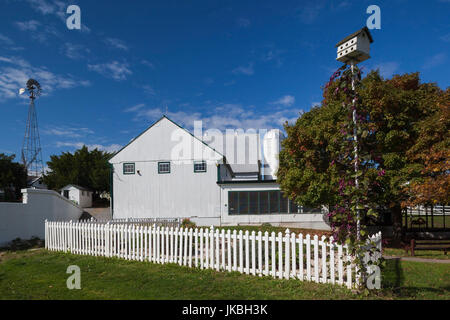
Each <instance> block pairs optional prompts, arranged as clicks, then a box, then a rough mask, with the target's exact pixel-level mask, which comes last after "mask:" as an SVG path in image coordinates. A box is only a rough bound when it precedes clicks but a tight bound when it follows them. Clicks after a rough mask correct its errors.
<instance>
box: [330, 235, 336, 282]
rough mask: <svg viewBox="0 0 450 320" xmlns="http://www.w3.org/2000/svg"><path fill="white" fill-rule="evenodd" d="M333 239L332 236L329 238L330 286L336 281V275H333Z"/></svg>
mask: <svg viewBox="0 0 450 320" xmlns="http://www.w3.org/2000/svg"><path fill="white" fill-rule="evenodd" d="M334 249H335V245H334V238H333V236H331V237H330V282H331V283H332V284H334V283H335V279H336V273H335V265H334Z"/></svg>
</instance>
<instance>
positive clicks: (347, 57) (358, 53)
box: [336, 27, 373, 64]
mask: <svg viewBox="0 0 450 320" xmlns="http://www.w3.org/2000/svg"><path fill="white" fill-rule="evenodd" d="M372 42H373V39H372V36H371V35H370V32H369V29H368V28H367V27H364V28H362V29H360V30H358V31H356V32H355V33H352V34H351V35H349V36H348V37H345V38H344V39H342V40H341V41H339V42H338V43H337V44H336V48H337V57H336V60H338V61H340V62H343V63H349V62H350V61H353V63H355V64H356V63H359V62H362V61H364V60H367V59H369V58H370V55H369V53H370V44H371V43H372Z"/></svg>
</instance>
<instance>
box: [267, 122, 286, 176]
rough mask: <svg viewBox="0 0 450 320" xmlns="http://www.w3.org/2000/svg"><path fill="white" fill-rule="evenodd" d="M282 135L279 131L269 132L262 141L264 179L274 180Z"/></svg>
mask: <svg viewBox="0 0 450 320" xmlns="http://www.w3.org/2000/svg"><path fill="white" fill-rule="evenodd" d="M282 139H283V133H281V132H280V130H279V129H272V130H269V131H268V132H267V133H266V134H265V135H264V139H263V149H264V150H263V152H264V179H266V180H267V179H276V178H277V176H276V172H277V170H278V166H279V159H278V155H279V153H280V148H281V140H282Z"/></svg>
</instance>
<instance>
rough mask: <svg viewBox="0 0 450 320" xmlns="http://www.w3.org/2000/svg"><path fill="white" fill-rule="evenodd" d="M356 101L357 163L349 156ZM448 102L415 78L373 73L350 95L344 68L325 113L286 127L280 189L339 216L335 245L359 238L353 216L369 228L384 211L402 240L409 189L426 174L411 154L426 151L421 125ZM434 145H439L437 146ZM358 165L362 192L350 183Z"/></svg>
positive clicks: (319, 110) (328, 91)
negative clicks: (419, 144) (355, 237)
mask: <svg viewBox="0 0 450 320" xmlns="http://www.w3.org/2000/svg"><path fill="white" fill-rule="evenodd" d="M357 73H358V78H359V79H361V74H360V72H359V70H357ZM353 99H356V104H355V108H356V109H357V114H358V119H357V120H358V132H357V135H358V142H359V146H358V148H359V149H358V152H359V156H360V159H355V157H354V154H353V151H352V149H353V143H352V141H353V138H352V130H353V127H352V121H351V101H352V100H353ZM445 101H447V102H448V96H446V94H445V92H444V91H443V90H441V89H440V88H439V87H438V86H437V85H436V84H433V83H421V82H420V79H419V74H418V73H411V74H404V75H396V76H394V77H392V79H384V78H383V77H381V76H380V74H379V72H378V71H372V72H370V73H369V74H368V75H367V76H366V77H365V78H363V79H361V80H360V81H357V88H356V91H353V90H351V87H350V85H349V73H348V69H347V66H344V67H342V68H341V69H340V70H339V71H338V75H335V76H333V78H332V79H331V81H330V83H328V84H327V86H326V87H325V88H324V99H323V101H322V104H321V106H320V107H315V108H312V109H311V110H310V111H309V112H306V113H304V114H303V115H302V116H301V117H300V118H299V119H298V120H297V122H296V123H295V124H294V125H288V124H286V125H285V130H286V133H287V138H286V139H285V140H284V141H283V148H282V151H281V152H280V167H279V170H278V174H277V176H278V182H279V183H280V186H281V189H282V190H283V191H284V192H285V193H286V194H288V195H289V197H290V198H291V199H293V200H294V201H296V202H297V203H299V204H300V205H305V206H319V205H327V206H328V208H329V209H330V212H334V213H333V214H331V215H330V220H331V221H330V222H331V226H332V229H334V230H335V231H336V233H335V235H336V236H337V237H338V238H346V237H347V238H349V237H352V236H354V235H355V214H354V213H355V212H356V211H358V212H360V213H361V214H362V217H361V218H362V220H363V221H367V220H370V219H376V214H377V211H378V210H379V209H381V208H389V209H390V211H391V212H392V214H393V222H394V232H395V233H396V234H397V235H400V231H401V214H402V204H404V203H405V201H407V200H408V199H409V198H410V196H411V194H410V192H411V189H409V188H405V186H408V185H412V186H413V185H415V184H413V183H411V181H416V179H419V178H420V177H421V176H423V170H424V168H426V167H427V165H426V161H425V159H422V162H420V161H418V160H417V159H414V157H413V156H412V154H413V151H412V150H413V149H414V148H417V150H426V149H423V148H420V147H418V143H419V141H420V139H422V136H421V135H423V134H424V133H425V132H426V130H425V127H426V125H424V124H423V122H424V121H430V122H431V123H432V121H433V120H432V119H431V118H430V117H437V115H436V114H437V113H438V110H439V109H440V107H439V106H440V105H442V104H445ZM447 132H448V131H447ZM433 141H436V143H440V142H439V141H440V140H439V138H436V140H433ZM423 145H426V142H423ZM438 149H439V148H438V147H437V148H436V151H437V150H438ZM424 152H425V153H426V151H424ZM416 154H417V152H416ZM439 159H441V158H439ZM355 161H359V165H360V172H359V173H358V175H359V176H358V178H359V180H360V187H359V188H356V186H355V185H354V183H353V182H352V181H353V180H354V177H355V173H354V172H352V166H353V164H354V162H355ZM444 165H445V164H444ZM430 169H431V168H430ZM442 172H445V169H444V170H443V171H442ZM446 172H447V177H448V170H447V171H446ZM417 181H419V180H417ZM422 181H423V180H422ZM417 183H420V182H417ZM422 183H423V182H422ZM355 201H356V203H355ZM333 220H334V221H333ZM333 223H335V225H333Z"/></svg>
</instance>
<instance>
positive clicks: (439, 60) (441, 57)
mask: <svg viewBox="0 0 450 320" xmlns="http://www.w3.org/2000/svg"><path fill="white" fill-rule="evenodd" d="M445 60H447V55H446V54H445V53H438V54H435V55H434V56H432V57H430V58H428V59H427V60H426V61H425V63H424V65H423V68H424V69H431V68H434V67H437V66H439V65H441V64H443V63H444V62H445Z"/></svg>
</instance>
